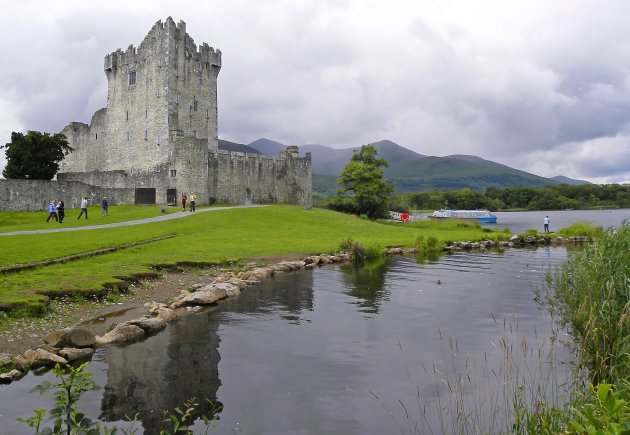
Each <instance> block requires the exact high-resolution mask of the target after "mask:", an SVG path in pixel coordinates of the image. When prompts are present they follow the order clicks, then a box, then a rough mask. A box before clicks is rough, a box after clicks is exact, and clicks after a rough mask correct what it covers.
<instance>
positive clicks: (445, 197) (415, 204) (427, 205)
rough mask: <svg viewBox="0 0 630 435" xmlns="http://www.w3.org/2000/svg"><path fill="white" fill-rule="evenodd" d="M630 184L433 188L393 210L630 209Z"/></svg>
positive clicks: (399, 198) (395, 202)
mask: <svg viewBox="0 0 630 435" xmlns="http://www.w3.org/2000/svg"><path fill="white" fill-rule="evenodd" d="M629 207H630V185H628V184H603V185H598V184H581V185H570V184H560V185H554V186H545V187H506V188H494V187H489V188H488V189H486V191H485V192H475V191H474V190H471V189H468V188H465V189H460V190H452V191H439V190H431V191H427V192H416V193H410V194H403V195H395V196H393V197H392V198H391V201H390V208H391V209H392V210H397V211H398V210H401V211H403V210H408V209H421V210H435V209H440V208H451V209H463V210H472V209H489V210H514V209H522V210H566V209H588V208H629Z"/></svg>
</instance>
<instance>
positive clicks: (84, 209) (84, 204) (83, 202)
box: [77, 196, 88, 220]
mask: <svg viewBox="0 0 630 435" xmlns="http://www.w3.org/2000/svg"><path fill="white" fill-rule="evenodd" d="M87 205H88V203H87V196H86V197H84V198H83V199H82V200H81V213H79V217H78V218H77V220H79V219H81V216H83V213H85V220H87V218H88V215H87Z"/></svg>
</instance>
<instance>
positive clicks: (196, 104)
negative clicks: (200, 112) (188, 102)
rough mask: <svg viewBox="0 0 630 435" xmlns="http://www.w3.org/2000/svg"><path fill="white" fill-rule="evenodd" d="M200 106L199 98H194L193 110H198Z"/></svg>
mask: <svg viewBox="0 0 630 435" xmlns="http://www.w3.org/2000/svg"><path fill="white" fill-rule="evenodd" d="M198 106H199V101H197V100H193V110H194V111H195V112H196V111H197V107H198Z"/></svg>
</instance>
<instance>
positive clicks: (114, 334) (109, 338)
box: [96, 323, 144, 346]
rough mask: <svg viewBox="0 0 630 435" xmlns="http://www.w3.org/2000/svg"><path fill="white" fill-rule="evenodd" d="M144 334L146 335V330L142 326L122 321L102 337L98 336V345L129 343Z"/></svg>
mask: <svg viewBox="0 0 630 435" xmlns="http://www.w3.org/2000/svg"><path fill="white" fill-rule="evenodd" d="M142 336H144V330H143V329H142V328H141V327H139V326H137V325H128V324H125V323H121V324H120V325H116V327H114V329H112V330H111V331H109V332H108V333H107V334H105V335H103V336H102V337H99V336H97V337H96V345H97V346H104V345H106V344H114V343H127V342H129V341H134V340H137V339H139V338H141V337H142Z"/></svg>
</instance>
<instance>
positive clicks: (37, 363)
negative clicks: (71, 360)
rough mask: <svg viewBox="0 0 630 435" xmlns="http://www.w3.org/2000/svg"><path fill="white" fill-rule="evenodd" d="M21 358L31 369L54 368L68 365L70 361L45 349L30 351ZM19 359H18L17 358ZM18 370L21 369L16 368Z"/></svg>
mask: <svg viewBox="0 0 630 435" xmlns="http://www.w3.org/2000/svg"><path fill="white" fill-rule="evenodd" d="M21 357H22V358H23V359H24V362H25V364H26V365H27V366H28V368H30V369H36V368H38V367H52V366H54V365H55V364H68V360H67V359H65V358H63V357H61V356H59V355H55V354H54V353H51V352H48V351H47V350H44V349H29V350H27V351H26V352H24V353H23V354H22V355H21ZM16 359H17V358H16ZM16 368H17V369H18V370H19V369H20V368H19V367H16Z"/></svg>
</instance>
